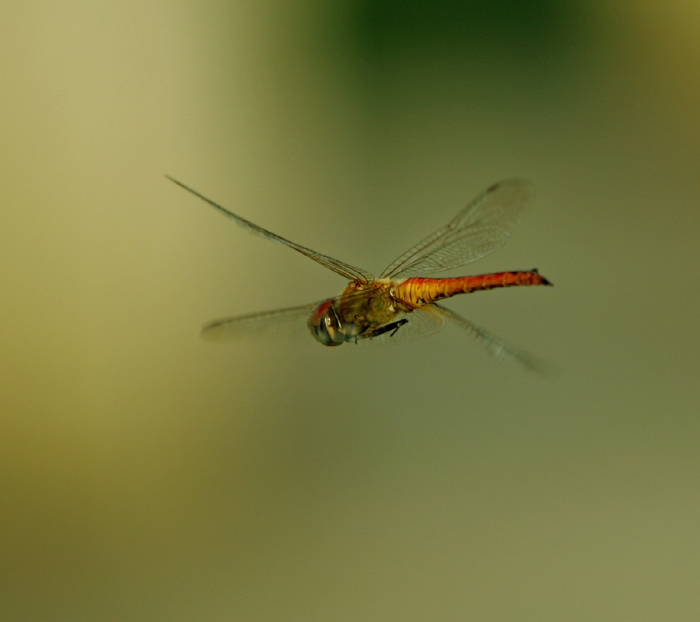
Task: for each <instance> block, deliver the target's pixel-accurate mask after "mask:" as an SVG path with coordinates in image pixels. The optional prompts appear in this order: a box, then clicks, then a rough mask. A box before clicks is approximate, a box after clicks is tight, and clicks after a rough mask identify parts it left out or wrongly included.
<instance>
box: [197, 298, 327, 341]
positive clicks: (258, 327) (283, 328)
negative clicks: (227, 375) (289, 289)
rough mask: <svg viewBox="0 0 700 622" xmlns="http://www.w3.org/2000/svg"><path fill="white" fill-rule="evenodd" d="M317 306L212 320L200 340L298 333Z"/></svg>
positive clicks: (222, 339)
mask: <svg viewBox="0 0 700 622" xmlns="http://www.w3.org/2000/svg"><path fill="white" fill-rule="evenodd" d="M319 304H321V303H320V302H318V303H314V304H310V305H304V306H302V307H290V308H289V309H277V310H275V311H263V312H261V313H251V314H248V315H237V316H235V317H229V318H223V319H220V320H214V321H212V322H209V323H208V324H205V326H204V327H203V328H202V339H204V340H206V341H217V342H225V341H232V340H234V339H240V338H241V337H244V336H246V335H251V334H252V335H257V334H259V333H268V332H277V333H279V332H290V331H294V330H295V329H298V332H300V331H301V328H302V327H305V326H306V320H307V318H308V317H309V316H310V315H311V313H312V312H313V310H314V309H315V308H316V307H317V306H318V305H319Z"/></svg>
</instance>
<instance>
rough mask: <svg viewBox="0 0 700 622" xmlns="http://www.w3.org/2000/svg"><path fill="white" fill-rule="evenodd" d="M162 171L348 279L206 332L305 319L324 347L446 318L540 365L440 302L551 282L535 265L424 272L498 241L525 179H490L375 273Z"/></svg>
mask: <svg viewBox="0 0 700 622" xmlns="http://www.w3.org/2000/svg"><path fill="white" fill-rule="evenodd" d="M166 177H167V178H168V179H169V180H170V181H172V182H174V183H175V184H177V185H178V186H180V187H181V188H183V189H185V190H187V191H188V192H190V193H191V194H193V195H194V196H196V197H198V198H199V199H202V200H203V201H205V202H206V203H208V204H209V205H211V206H212V207H214V208H215V209H217V210H218V211H219V212H221V213H222V214H224V215H225V216H227V217H228V218H230V219H232V220H233V221H234V222H235V223H236V224H238V225H239V226H241V227H243V228H244V229H247V230H248V231H249V232H251V233H253V234H255V235H258V236H260V237H263V238H265V239H267V240H270V241H271V242H275V243H277V244H283V245H284V246H288V247H289V248H291V249H293V250H295V251H297V252H299V253H301V254H302V255H305V256H306V257H309V258H310V259H313V260H314V261H315V262H317V263H319V264H321V265H322V266H325V267H326V268H328V269H330V270H332V271H333V272H336V273H337V274H339V275H341V276H343V277H345V278H346V279H347V280H348V281H349V283H348V285H347V286H346V287H345V289H344V290H343V292H342V293H341V294H340V295H339V296H334V297H332V298H326V299H324V300H322V301H320V302H315V303H312V304H307V305H303V306H298V307H290V308H286V309H277V310H274V311H263V312H258V313H252V314H248V315H238V316H234V317H228V318H223V319H218V320H214V321H212V322H209V323H208V324H206V325H205V326H204V328H203V329H202V337H203V338H204V339H206V340H211V341H228V340H231V339H235V338H237V337H239V336H240V335H241V334H243V333H245V332H249V331H251V330H257V329H260V328H268V327H271V326H274V325H279V324H280V323H284V322H288V321H302V320H303V319H306V323H307V326H308V329H309V331H310V332H311V335H313V337H314V338H315V339H316V340H317V341H318V342H320V343H321V344H323V345H324V346H329V347H334V346H340V345H343V344H344V343H364V342H370V341H377V340H378V341H387V338H388V340H389V341H392V340H394V341H397V340H399V339H398V338H399V337H400V338H404V337H416V336H423V335H427V334H431V333H434V332H437V331H439V330H440V329H442V328H443V326H444V325H445V324H446V323H450V324H453V325H456V326H457V327H458V328H460V329H462V330H463V331H465V332H467V333H469V334H470V335H471V336H472V337H473V338H475V339H476V340H477V341H478V342H480V343H481V344H482V345H483V346H484V347H485V348H486V350H487V351H488V352H489V353H490V354H491V355H493V356H495V357H496V358H505V359H512V360H516V361H518V362H520V363H522V364H524V365H525V366H526V367H529V368H533V369H538V368H540V367H541V365H540V363H539V362H538V361H537V360H536V359H534V358H533V357H531V356H530V355H528V354H526V353H524V352H522V351H520V350H518V349H517V348H515V347H513V346H511V345H509V344H508V343H506V342H505V341H503V340H501V339H500V338H498V337H496V336H495V335H493V334H491V333H490V332H487V331H486V330H484V329H482V328H480V327H479V326H477V325H475V324H473V323H472V322H470V321H469V320H467V319H465V318H463V317H461V316H460V315H458V314H456V313H455V312H453V311H451V310H449V309H448V308H446V307H444V306H443V305H442V304H440V302H439V301H441V300H444V299H447V298H451V297H452V296H456V295H458V294H468V293H472V292H476V291H481V290H488V289H494V288H498V287H513V286H525V285H551V283H550V282H549V281H548V280H547V279H546V278H545V277H543V276H541V275H540V274H539V272H538V271H537V270H536V269H533V270H520V271H510V272H496V273H490V274H481V275H477V276H459V277H442V278H431V277H427V276H425V275H427V274H434V273H436V272H440V271H444V270H449V269H453V268H459V267H461V266H465V265H467V264H469V263H471V262H473V261H476V260H477V259H480V258H482V257H484V256H485V255H488V254H489V253H491V252H493V251H495V250H496V249H498V248H500V247H501V246H503V244H505V242H506V241H507V240H508V238H509V237H510V235H511V232H512V231H513V229H514V228H515V226H516V225H517V224H518V223H519V222H520V220H521V217H522V213H523V209H524V207H525V205H526V204H527V202H528V201H529V199H530V198H531V196H532V185H531V184H530V182H528V181H526V180H522V179H509V180H506V181H502V182H500V183H497V184H494V185H493V186H491V187H490V188H488V189H487V190H486V191H484V192H483V193H482V194H480V195H479V196H478V197H477V198H476V199H474V200H473V201H472V202H471V203H469V204H468V205H467V206H466V207H465V208H464V209H462V210H461V211H460V212H459V213H458V214H457V215H456V216H455V217H454V218H453V219H452V220H451V221H450V222H448V223H447V224H446V225H445V226H443V227H441V228H440V229H438V230H437V231H435V232H434V233H432V234H430V235H429V236H428V237H426V238H425V239H423V240H422V241H420V242H419V243H418V244H416V245H414V246H412V247H411V248H410V249H409V250H407V251H406V252H405V253H403V254H402V255H400V256H399V257H397V258H396V259H395V260H394V261H393V262H392V263H391V264H390V265H389V266H388V267H387V268H386V270H384V272H382V273H381V274H380V275H379V277H375V276H374V275H373V274H372V273H370V272H368V271H366V270H363V269H361V268H356V267H355V266H352V265H350V264H347V263H345V262H343V261H340V260H338V259H334V258H333V257H329V256H328V255H323V254H321V253H318V252H316V251H314V250H311V249H309V248H306V247H305V246H301V245H300V244H296V243H295V242H291V241H290V240H287V239H286V238H283V237H281V236H279V235H277V234H275V233H272V232H270V231H268V230H266V229H263V228H262V227H259V226H258V225H256V224H253V223H252V222H250V221H249V220H246V219H245V218H242V217H241V216H238V215H237V214H234V213H233V212H231V211H229V210H228V209H226V208H224V207H223V206H221V205H219V204H218V203H216V202H214V201H212V200H211V199H209V198H207V197H205V196H204V195H202V194H200V193H199V192H197V191H196V190H194V189H193V188H190V187H189V186H187V185H185V184H184V183H182V182H180V181H178V180H177V179H174V178H173V177H170V176H169V175H166ZM395 337H396V339H392V338H395Z"/></svg>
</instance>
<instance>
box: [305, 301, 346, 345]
mask: <svg viewBox="0 0 700 622" xmlns="http://www.w3.org/2000/svg"><path fill="white" fill-rule="evenodd" d="M308 326H309V330H310V331H311V334H312V335H313V336H314V337H315V338H316V340H317V341H320V342H321V343H322V344H323V345H324V346H339V345H342V344H343V342H344V341H345V335H344V333H343V331H342V325H341V323H340V318H339V317H338V312H337V311H336V310H335V307H334V306H333V301H332V300H327V301H326V302H323V303H321V304H320V305H318V307H316V309H315V310H314V312H313V313H312V314H311V317H310V318H309V322H308Z"/></svg>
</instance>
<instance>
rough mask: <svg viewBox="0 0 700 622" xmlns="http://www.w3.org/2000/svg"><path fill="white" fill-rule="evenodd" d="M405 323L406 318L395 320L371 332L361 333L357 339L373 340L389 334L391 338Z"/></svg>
mask: <svg viewBox="0 0 700 622" xmlns="http://www.w3.org/2000/svg"><path fill="white" fill-rule="evenodd" d="M407 322H408V320H407V319H406V318H403V319H401V320H397V321H396V322H391V323H389V324H386V325H385V326H380V327H379V328H377V329H376V330H373V331H371V332H365V333H362V334H361V335H358V336H357V339H373V338H374V337H379V335H383V334H384V333H391V334H390V335H389V337H393V336H394V335H395V334H396V331H398V330H399V328H401V327H402V326H403V325H404V324H406V323H407Z"/></svg>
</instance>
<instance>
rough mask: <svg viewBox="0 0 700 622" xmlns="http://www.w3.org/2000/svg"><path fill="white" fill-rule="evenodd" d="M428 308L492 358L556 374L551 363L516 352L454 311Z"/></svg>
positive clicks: (436, 306) (439, 306) (544, 373)
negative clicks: (467, 336)
mask: <svg viewBox="0 0 700 622" xmlns="http://www.w3.org/2000/svg"><path fill="white" fill-rule="evenodd" d="M430 306H431V307H433V308H434V309H435V310H436V311H437V312H438V313H440V315H442V316H443V317H444V318H445V320H448V321H450V322H451V323H452V324H453V325H455V326H457V327H459V328H461V329H462V330H463V331H464V332H466V333H468V334H469V335H471V337H473V338H474V339H476V341H478V342H479V343H480V344H481V345H482V346H484V347H485V348H486V350H487V351H488V353H489V354H490V355H491V356H493V357H494V358H496V359H500V360H507V361H516V362H518V363H520V364H521V365H523V366H524V367H526V368H527V369H529V370H531V371H534V372H536V373H538V374H540V375H543V376H552V375H556V374H557V373H558V370H557V368H556V367H555V366H554V365H552V364H551V363H549V362H547V361H543V360H541V359H538V358H536V357H534V356H531V355H530V354H528V353H527V352H523V351H522V350H518V349H517V348H515V347H513V346H511V345H510V344H508V343H506V342H505V341H503V340H502V339H499V338H498V337H496V336H495V335H492V334H491V333H489V332H487V331H485V330H484V329H483V328H480V327H478V326H477V325H476V324H474V323H472V322H470V321H469V320H466V319H465V318H463V317H462V316H460V315H457V314H456V313H455V312H454V311H450V309H447V308H445V307H443V306H442V305H438V304H433V305H430Z"/></svg>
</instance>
